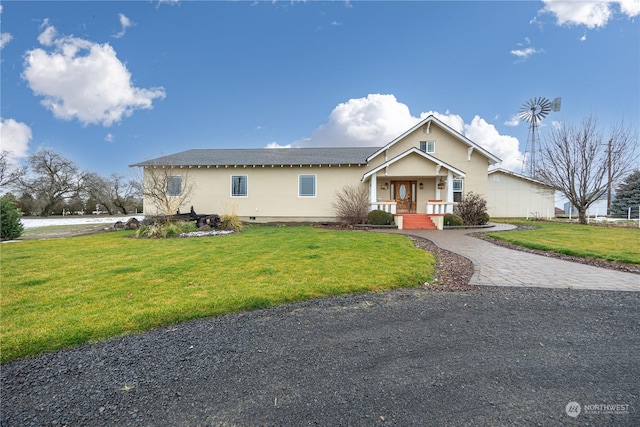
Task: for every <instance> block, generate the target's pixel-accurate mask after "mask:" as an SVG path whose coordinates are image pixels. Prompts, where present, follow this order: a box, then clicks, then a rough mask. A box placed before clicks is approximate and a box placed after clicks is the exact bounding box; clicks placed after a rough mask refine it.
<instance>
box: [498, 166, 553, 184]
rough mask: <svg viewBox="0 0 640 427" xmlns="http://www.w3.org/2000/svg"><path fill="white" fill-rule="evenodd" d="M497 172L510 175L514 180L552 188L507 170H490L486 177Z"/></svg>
mask: <svg viewBox="0 0 640 427" xmlns="http://www.w3.org/2000/svg"><path fill="white" fill-rule="evenodd" d="M497 172H500V173H503V174H505V175H510V176H513V177H515V178H519V179H522V180H524V181H529V182H533V183H535V184H538V185H543V186H545V187H549V188H553V186H551V185H549V184H545V183H544V182H542V181H538V180H537V179H533V178H529V177H528V176H524V175H520V174H518V173H515V172H511V171H509V170H506V169H502V168H496V169H492V170H490V171H489V173H488V174H487V175H491V174H494V173H497Z"/></svg>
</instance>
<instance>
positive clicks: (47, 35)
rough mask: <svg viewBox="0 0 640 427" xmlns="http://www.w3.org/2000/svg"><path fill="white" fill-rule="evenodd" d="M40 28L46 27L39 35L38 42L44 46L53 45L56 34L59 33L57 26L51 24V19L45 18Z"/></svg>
mask: <svg viewBox="0 0 640 427" xmlns="http://www.w3.org/2000/svg"><path fill="white" fill-rule="evenodd" d="M40 28H44V30H43V31H42V32H41V33H40V35H39V36H38V43H40V44H41V45H43V46H52V45H53V42H54V40H55V38H56V36H57V35H58V32H57V31H56V29H55V27H54V26H53V25H49V19H45V20H44V21H43V22H42V25H41V27H40Z"/></svg>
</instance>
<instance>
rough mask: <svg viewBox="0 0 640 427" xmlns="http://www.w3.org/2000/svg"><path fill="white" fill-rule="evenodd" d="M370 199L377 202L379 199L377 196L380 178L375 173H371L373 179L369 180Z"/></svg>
mask: <svg viewBox="0 0 640 427" xmlns="http://www.w3.org/2000/svg"><path fill="white" fill-rule="evenodd" d="M369 184H370V186H369V201H370V202H371V203H376V202H377V201H378V198H377V197H376V196H377V186H378V179H377V177H376V174H375V173H374V174H373V175H371V180H370V181H369Z"/></svg>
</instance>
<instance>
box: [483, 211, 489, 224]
mask: <svg viewBox="0 0 640 427" xmlns="http://www.w3.org/2000/svg"><path fill="white" fill-rule="evenodd" d="M490 221H491V217H490V216H489V214H488V213H486V212H485V213H484V215H483V216H482V225H485V224H489V222H490Z"/></svg>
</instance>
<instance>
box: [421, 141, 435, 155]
mask: <svg viewBox="0 0 640 427" xmlns="http://www.w3.org/2000/svg"><path fill="white" fill-rule="evenodd" d="M422 143H424V150H423V149H422ZM429 145H431V148H432V149H431V150H429ZM419 148H420V151H422V152H424V153H427V154H433V153H435V152H436V142H435V141H420V147H419Z"/></svg>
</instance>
